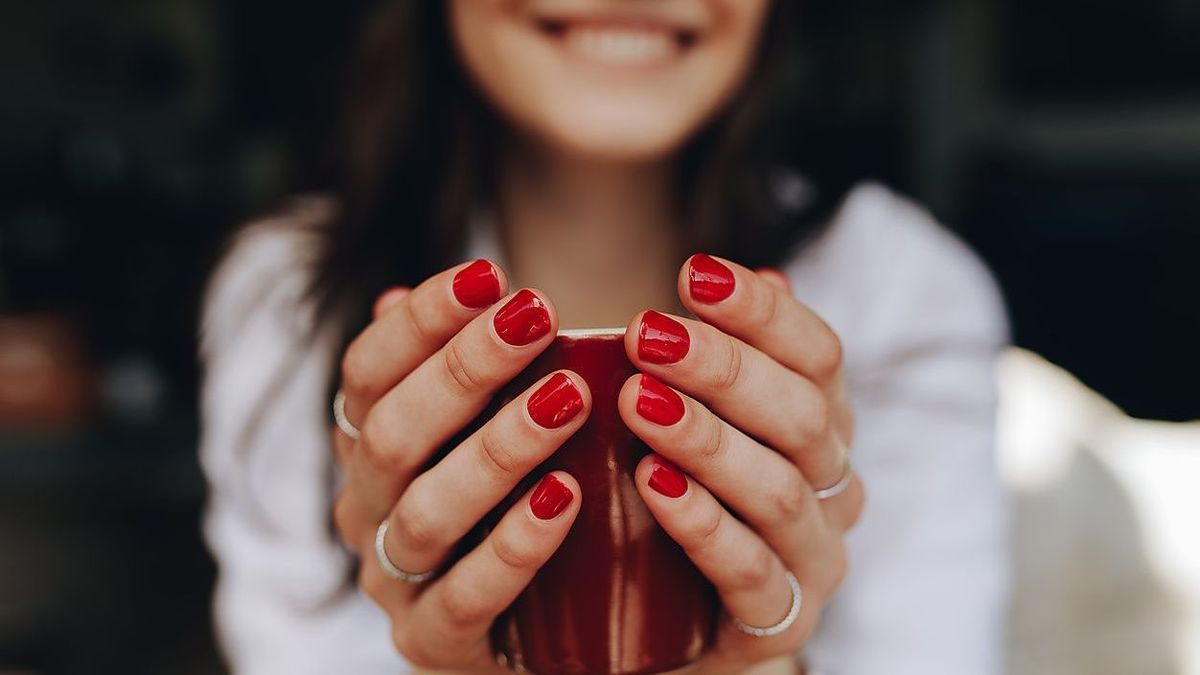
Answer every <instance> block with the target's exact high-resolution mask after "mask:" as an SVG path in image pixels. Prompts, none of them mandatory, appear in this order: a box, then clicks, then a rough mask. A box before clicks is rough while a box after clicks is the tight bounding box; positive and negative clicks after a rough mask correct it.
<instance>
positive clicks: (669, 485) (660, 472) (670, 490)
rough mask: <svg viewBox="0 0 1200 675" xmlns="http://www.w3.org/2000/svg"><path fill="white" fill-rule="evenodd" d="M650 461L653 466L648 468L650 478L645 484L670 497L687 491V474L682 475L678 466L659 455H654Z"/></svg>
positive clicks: (675, 496) (673, 497)
mask: <svg viewBox="0 0 1200 675" xmlns="http://www.w3.org/2000/svg"><path fill="white" fill-rule="evenodd" d="M651 462H653V464H654V466H653V467H652V468H651V469H650V479H649V480H647V481H646V484H647V485H649V486H650V487H651V488H654V491H655V492H657V493H658V494H660V495H663V496H664V497H670V498H671V499H677V498H679V497H682V496H683V493H685V492H687V489H688V481H687V476H684V475H683V472H682V471H680V470H679V467H677V466H675V465H674V464H672V463H671V461H670V460H668V459H667V458H666V457H661V456H659V455H655V456H654V459H653V460H651Z"/></svg>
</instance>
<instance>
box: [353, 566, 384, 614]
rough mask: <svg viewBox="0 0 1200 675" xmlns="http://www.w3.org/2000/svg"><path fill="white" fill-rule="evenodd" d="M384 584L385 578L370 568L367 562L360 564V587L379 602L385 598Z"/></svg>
mask: <svg viewBox="0 0 1200 675" xmlns="http://www.w3.org/2000/svg"><path fill="white" fill-rule="evenodd" d="M383 586H384V579H383V576H382V575H380V574H377V573H373V572H372V571H370V570H368V569H367V565H366V564H365V563H364V564H362V565H360V566H359V569H358V587H359V588H360V589H362V592H363V594H365V595H366V596H367V597H368V598H371V599H372V600H374V601H376V603H377V604H378V603H379V601H380V599H381V598H383V591H384V588H383Z"/></svg>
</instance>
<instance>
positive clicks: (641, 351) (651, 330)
mask: <svg viewBox="0 0 1200 675" xmlns="http://www.w3.org/2000/svg"><path fill="white" fill-rule="evenodd" d="M691 345H692V340H691V338H690V337H688V332H687V328H684V326H683V324H681V323H679V322H678V321H676V320H675V319H672V318H671V317H669V316H666V315H665V314H659V313H658V312H655V311H653V310H651V311H649V312H646V313H645V314H643V315H642V325H641V327H639V328H638V358H639V359H641V360H643V361H646V362H647V363H658V364H668V363H675V362H677V361H679V360H680V359H682V358H683V357H685V356H687V353H688V349H689V348H690V347H691Z"/></svg>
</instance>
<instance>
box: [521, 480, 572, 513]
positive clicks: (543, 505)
mask: <svg viewBox="0 0 1200 675" xmlns="http://www.w3.org/2000/svg"><path fill="white" fill-rule="evenodd" d="M574 498H575V494H574V493H572V492H571V489H570V488H568V487H567V486H566V485H563V482H562V481H561V480H559V479H558V477H557V476H555V475H554V474H552V473H550V474H546V477H545V478H543V479H542V482H540V483H538V486H537V488H535V489H534V491H533V494H532V495H531V496H530V497H529V510H530V511H533V515H535V516H537V517H538V519H539V520H553V519H554V517H555V516H557V515H558V514H560V513H562V512H563V511H564V510H566V508H567V507H568V506H570V505H571V500H572V499H574Z"/></svg>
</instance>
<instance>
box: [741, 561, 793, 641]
mask: <svg viewBox="0 0 1200 675" xmlns="http://www.w3.org/2000/svg"><path fill="white" fill-rule="evenodd" d="M783 577H784V578H785V579H787V582H788V588H790V589H791V590H792V606H791V607H789V608H788V613H787V616H785V617H783V620H782V621H780V622H779V623H777V624H775V625H773V626H761V627H760V626H751V625H750V624H748V623H745V622H744V621H742V620H741V619H739V618H737V617H732V616H731V617H729V618H730V620H732V622H733V626H734V627H735V628H737V629H738V630H740V631H742V632H743V633H745V634H746V635H749V636H751V637H771V636H772V635H779V634H780V633H782V632H783V631H785V630H787V629H789V628H791V627H792V624H793V623H796V617H798V616H800V608H801V607H802V606H804V594H803V593H802V592H801V591H800V582H799V581H796V575H795V574H792V573H791V572H787V571H785V572H784V573H783Z"/></svg>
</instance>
